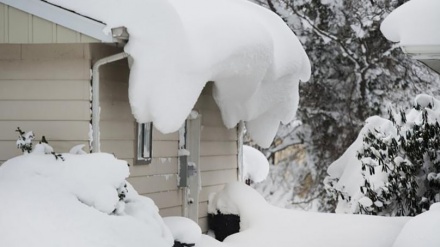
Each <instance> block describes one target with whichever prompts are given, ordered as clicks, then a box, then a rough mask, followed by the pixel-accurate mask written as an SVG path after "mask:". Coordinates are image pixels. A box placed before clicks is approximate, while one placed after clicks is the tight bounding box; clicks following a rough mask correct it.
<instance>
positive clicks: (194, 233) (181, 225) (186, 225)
mask: <svg viewBox="0 0 440 247" xmlns="http://www.w3.org/2000/svg"><path fill="white" fill-rule="evenodd" d="M163 221H164V223H165V225H166V226H167V227H168V228H169V229H170V231H171V233H172V235H173V237H174V240H175V241H178V242H180V243H185V244H194V243H197V242H199V241H200V238H201V237H202V229H200V226H199V225H197V223H195V222H194V221H192V220H191V219H188V218H185V217H177V216H172V217H165V218H163Z"/></svg>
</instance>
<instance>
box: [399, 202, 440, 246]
mask: <svg viewBox="0 0 440 247" xmlns="http://www.w3.org/2000/svg"><path fill="white" fill-rule="evenodd" d="M439 228H440V203H435V204H432V205H431V207H430V208H429V211H428V212H425V213H423V214H419V215H417V216H416V217H414V218H413V219H411V220H410V221H409V222H408V223H407V224H406V225H405V226H404V227H403V230H402V231H401V232H400V234H399V236H398V237H397V239H396V241H395V242H394V245H393V247H414V246H423V247H438V246H440V234H438V229H439Z"/></svg>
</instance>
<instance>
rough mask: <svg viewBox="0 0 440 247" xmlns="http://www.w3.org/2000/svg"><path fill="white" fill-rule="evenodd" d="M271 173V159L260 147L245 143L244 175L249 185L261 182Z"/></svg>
mask: <svg viewBox="0 0 440 247" xmlns="http://www.w3.org/2000/svg"><path fill="white" fill-rule="evenodd" d="M268 174H269V161H268V160H267V158H266V156H264V154H263V153H261V152H260V151H259V150H258V149H255V148H253V147H251V146H248V145H243V177H244V179H245V181H246V183H247V184H248V185H250V184H251V183H259V182H262V181H263V180H265V179H266V177H267V175H268Z"/></svg>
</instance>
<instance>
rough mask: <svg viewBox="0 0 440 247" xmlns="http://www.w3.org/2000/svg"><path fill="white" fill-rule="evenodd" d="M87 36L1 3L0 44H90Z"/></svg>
mask: <svg viewBox="0 0 440 247" xmlns="http://www.w3.org/2000/svg"><path fill="white" fill-rule="evenodd" d="M90 42H99V41H98V40H96V39H94V38H92V37H89V36H87V35H84V34H81V33H78V32H75V31H73V30H71V29H68V28H65V27H63V26H60V25H57V24H55V23H52V22H49V21H47V20H44V19H41V18H39V17H37V16H34V15H31V14H28V13H26V12H23V11H21V10H18V9H15V8H13V7H10V6H8V5H5V4H2V3H0V43H9V44H42V43H46V44H47V43H90Z"/></svg>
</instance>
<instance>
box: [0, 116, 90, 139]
mask: <svg viewBox="0 0 440 247" xmlns="http://www.w3.org/2000/svg"><path fill="white" fill-rule="evenodd" d="M17 127H20V128H21V129H22V130H24V131H30V130H32V131H33V132H34V134H35V135H36V136H37V138H38V137H41V136H42V135H45V136H46V137H47V139H48V140H52V141H81V140H88V139H89V136H88V130H89V123H88V122H87V121H0V130H1V131H0V140H4V141H15V140H17V137H18V133H17V132H15V130H16V129H17Z"/></svg>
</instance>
